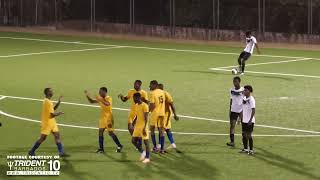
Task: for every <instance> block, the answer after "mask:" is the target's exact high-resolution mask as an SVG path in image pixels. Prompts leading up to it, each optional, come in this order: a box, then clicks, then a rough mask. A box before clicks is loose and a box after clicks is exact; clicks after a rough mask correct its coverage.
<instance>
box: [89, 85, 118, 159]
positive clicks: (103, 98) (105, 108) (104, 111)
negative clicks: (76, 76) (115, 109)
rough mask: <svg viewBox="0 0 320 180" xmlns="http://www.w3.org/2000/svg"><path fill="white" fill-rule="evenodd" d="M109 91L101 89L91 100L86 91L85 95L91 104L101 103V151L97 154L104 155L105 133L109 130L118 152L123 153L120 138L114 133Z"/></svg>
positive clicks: (104, 88)
mask: <svg viewBox="0 0 320 180" xmlns="http://www.w3.org/2000/svg"><path fill="white" fill-rule="evenodd" d="M107 93H108V89H107V88H106V87H101V88H100V90H99V95H97V96H96V98H95V99H93V98H91V96H90V94H89V92H88V91H85V95H86V97H87V99H88V101H89V102H90V103H99V105H100V107H101V117H100V120H99V149H98V150H97V153H104V137H103V133H104V131H105V130H106V129H107V131H108V133H109V136H110V137H111V138H112V139H113V141H114V142H115V143H116V145H117V149H116V152H121V150H122V148H123V146H122V145H121V143H120V141H119V139H118V137H117V136H116V134H115V133H114V122H113V114H112V98H111V97H110V96H108V95H107Z"/></svg>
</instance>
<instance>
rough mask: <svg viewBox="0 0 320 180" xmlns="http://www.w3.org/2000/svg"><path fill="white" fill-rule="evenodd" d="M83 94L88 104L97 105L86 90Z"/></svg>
mask: <svg viewBox="0 0 320 180" xmlns="http://www.w3.org/2000/svg"><path fill="white" fill-rule="evenodd" d="M84 93H85V95H86V97H87V99H88V101H89V103H91V104H93V103H98V101H97V100H94V99H93V98H91V97H90V94H89V92H88V91H87V90H85V91H84Z"/></svg>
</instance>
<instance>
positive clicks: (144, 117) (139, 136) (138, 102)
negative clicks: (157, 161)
mask: <svg viewBox="0 0 320 180" xmlns="http://www.w3.org/2000/svg"><path fill="white" fill-rule="evenodd" d="M141 97H142V96H141V94H140V93H135V94H134V95H133V100H134V102H135V105H134V107H133V108H134V110H135V111H134V112H135V115H136V117H137V118H136V124H135V126H134V130H133V134H132V143H133V145H135V147H136V148H137V149H138V151H139V152H140V153H141V157H140V161H142V162H143V163H149V162H150V148H149V126H148V124H149V123H148V114H149V107H148V104H146V103H144V102H142V99H141ZM142 141H143V143H144V145H145V151H143V148H142Z"/></svg>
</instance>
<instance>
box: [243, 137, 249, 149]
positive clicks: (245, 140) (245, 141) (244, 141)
mask: <svg viewBox="0 0 320 180" xmlns="http://www.w3.org/2000/svg"><path fill="white" fill-rule="evenodd" d="M242 143H243V148H244V149H248V139H247V138H246V137H244V136H243V137H242Z"/></svg>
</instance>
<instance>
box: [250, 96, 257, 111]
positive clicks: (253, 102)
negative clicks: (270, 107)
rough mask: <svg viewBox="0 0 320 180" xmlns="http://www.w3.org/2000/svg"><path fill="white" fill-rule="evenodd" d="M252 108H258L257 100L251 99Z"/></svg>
mask: <svg viewBox="0 0 320 180" xmlns="http://www.w3.org/2000/svg"><path fill="white" fill-rule="evenodd" d="M250 108H251V109H253V108H256V100H255V99H254V98H253V97H252V98H251V103H250Z"/></svg>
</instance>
